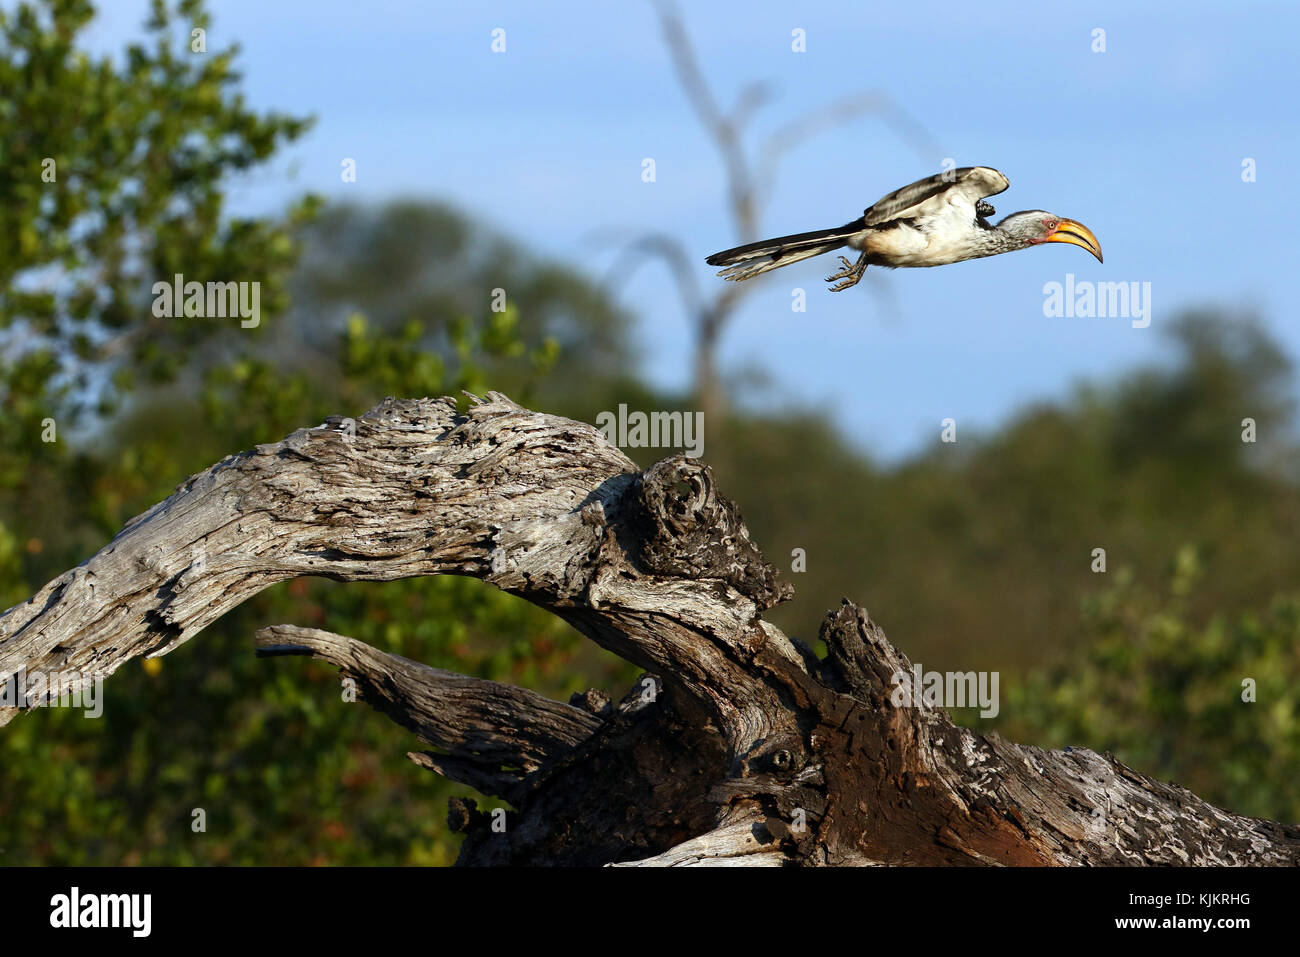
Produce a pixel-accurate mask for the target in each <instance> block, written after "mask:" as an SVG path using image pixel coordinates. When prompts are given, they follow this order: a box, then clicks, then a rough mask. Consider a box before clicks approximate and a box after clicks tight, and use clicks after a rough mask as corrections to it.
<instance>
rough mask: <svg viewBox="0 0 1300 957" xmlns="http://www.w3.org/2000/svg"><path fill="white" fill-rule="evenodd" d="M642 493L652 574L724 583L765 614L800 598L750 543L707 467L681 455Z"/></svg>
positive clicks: (653, 471)
mask: <svg viewBox="0 0 1300 957" xmlns="http://www.w3.org/2000/svg"><path fill="white" fill-rule="evenodd" d="M637 487H638V488H639V490H640V498H641V502H640V504H641V511H642V514H643V517H644V521H645V523H646V524H647V526H648V528H646V529H645V534H644V535H643V536H642V538H641V555H640V557H641V561H642V562H643V563H644V564H645V565H646V566H647V567H648V568H649V569H650V570H651V571H652V572H655V573H656V574H661V575H673V576H676V577H681V578H690V579H718V580H721V581H724V582H726V583H727V584H728V585H730V586H731V587H733V588H735V589H736V590H737V591H738V592H740V593H741V594H742V595H745V596H746V597H747V598H750V599H751V600H753V601H754V602H755V603H756V604H757V605H758V606H759V607H760V608H771V607H772V606H773V605H775V604H777V603H778V602H782V601H785V600H787V599H789V598H790V597H791V596H792V595H793V594H794V590H793V589H792V588H791V587H790V585H789V584H787V583H785V582H782V581H780V580H779V579H778V578H777V573H776V569H775V568H773V567H772V566H771V565H769V564H768V563H767V562H766V561H764V560H763V555H762V553H761V552H760V551H759V549H758V546H756V545H755V544H754V543H753V542H752V541H750V538H749V530H748V529H747V528H746V527H745V522H744V520H743V519H742V518H741V515H740V509H738V508H737V507H736V506H735V505H734V504H733V503H732V502H731V501H729V500H728V499H726V498H724V497H723V496H721V495H719V494H718V492H717V490H716V489H715V487H714V482H713V471H712V470H711V469H710V468H709V467H708V466H707V465H704V464H702V463H700V462H697V461H695V460H694V459H690V458H687V457H686V456H685V455H676V456H673V457H672V458H667V459H664V460H662V461H660V462H658V463H656V464H655V465H653V466H651V467H650V468H649V469H648V470H646V472H645V473H644V474H643V475H642V476H641V479H640V481H639V482H638V485H637Z"/></svg>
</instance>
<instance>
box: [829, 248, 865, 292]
mask: <svg viewBox="0 0 1300 957" xmlns="http://www.w3.org/2000/svg"><path fill="white" fill-rule="evenodd" d="M840 262H842V263H843V264H844V268H843V269H841V270H840V271H839V272H837V273H835V275H833V276H827V277H826V281H827V282H833V283H835V285H833V286H831V292H842V291H843V290H845V289H848V288H849V287H850V286H856V285H857V284H858V281H859V280H860V279H862V274H863V273H864V272H866V271H867V254H866V253H865V252H864V253H863V254H862V255H861V256H859V257H858V261H857V262H856V263H850V262H849V261H848V260H847V259H845V258H844V257H843V256H841V257H840ZM836 280H839V282H836Z"/></svg>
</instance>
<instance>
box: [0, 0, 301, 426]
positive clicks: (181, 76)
mask: <svg viewBox="0 0 1300 957" xmlns="http://www.w3.org/2000/svg"><path fill="white" fill-rule="evenodd" d="M93 16H94V9H93V7H92V5H91V4H90V3H89V2H87V0H44V2H41V3H20V4H18V6H17V7H16V8H15V9H13V10H6V11H0V89H3V90H5V96H4V98H3V99H2V100H0V170H3V171H4V175H3V176H0V329H6V330H12V331H13V332H14V333H15V336H14V339H13V340H11V351H12V349H13V343H14V342H16V341H18V340H19V338H21V342H22V345H21V347H20V351H21V352H22V353H28V352H37V353H39V355H40V357H41V358H40V360H39V367H40V369H41V371H42V373H43V377H44V381H48V382H51V383H52V384H54V385H55V386H64V387H65V388H66V387H67V386H68V385H71V386H72V387H73V388H72V390H71V391H65V394H64V398H65V399H73V400H75V407H76V408H77V409H82V410H88V409H95V408H97V407H98V408H101V410H102V407H103V406H104V405H105V404H106V403H108V402H110V401H111V400H112V399H113V398H114V397H115V395H116V394H118V393H117V390H115V389H114V388H113V387H112V386H114V385H116V386H118V387H121V386H125V385H129V384H130V383H131V382H134V381H147V382H155V381H164V380H167V379H170V378H174V377H175V376H176V375H177V374H178V373H179V372H180V371H181V370H182V369H184V368H185V366H186V363H187V362H188V361H189V359H190V356H191V353H192V349H193V347H194V346H195V345H196V344H198V343H199V342H202V341H204V340H205V339H207V338H209V337H210V336H212V335H213V334H214V332H215V331H216V330H217V327H218V324H219V323H220V320H191V321H188V322H187V321H178V320H176V319H171V318H159V317H157V316H155V315H154V314H153V310H152V306H151V304H152V299H153V285H154V283H155V282H159V281H163V282H171V281H172V278H173V277H174V276H175V275H176V274H182V275H184V277H185V280H186V281H197V282H208V281H248V282H253V281H257V282H260V283H261V303H262V310H263V312H264V314H273V313H274V312H275V311H277V310H278V309H280V308H282V307H283V304H284V274H285V271H286V270H287V268H288V267H289V266H290V265H291V264H292V261H293V255H294V243H293V241H292V238H291V231H290V230H291V228H292V227H293V226H294V224H295V223H297V222H300V221H301V220H302V218H303V217H306V216H308V215H309V214H310V212H311V210H312V209H313V207H314V203H313V201H311V200H310V199H308V200H305V201H303V202H302V203H300V204H299V205H298V206H297V207H295V208H294V209H293V210H292V211H291V212H290V214H289V217H288V221H287V222H276V221H272V220H267V219H260V218H238V217H230V216H229V215H227V214H226V211H225V202H224V191H225V189H226V188H227V186H228V182H229V179H230V178H231V177H232V176H233V175H236V174H240V173H244V172H247V171H249V170H251V169H253V168H255V167H257V166H258V165H259V164H262V163H265V162H266V161H267V160H268V159H269V158H270V156H271V155H272V154H273V153H274V151H275V150H276V149H277V148H279V147H280V146H281V145H283V144H284V143H286V142H288V141H290V140H293V139H295V138H296V137H298V136H299V135H301V134H302V133H303V132H304V130H305V129H306V128H307V125H308V124H307V122H306V121H304V120H301V119H296V118H292V117H286V116H281V115H278V114H269V115H265V116H262V115H259V114H257V113H255V112H253V111H251V110H249V109H248V107H247V106H246V105H245V104H244V101H243V97H242V95H241V94H239V93H238V92H237V90H236V88H235V87H236V83H237V82H238V79H239V76H238V73H236V71H235V68H234V60H235V56H236V54H237V52H238V48H237V47H233V46H232V47H230V48H228V49H224V50H210V51H207V52H192V50H191V35H190V30H191V28H206V27H207V26H208V22H207V15H206V13H205V12H204V9H203V6H202V4H201V3H199V2H197V0H184V2H181V3H180V4H178V5H177V7H176V8H175V9H173V8H171V7H169V6H168V4H166V3H165V2H164V0H154V4H153V12H152V17H151V18H150V21H149V23H148V25H147V32H148V37H149V41H148V42H147V43H138V44H133V45H131V46H130V47H129V48H128V49H127V51H126V53H125V56H124V57H121V58H118V59H114V58H111V57H103V58H99V59H96V58H92V57H91V56H90V55H88V54H87V53H85V52H84V51H82V50H80V49H78V47H77V42H78V39H79V37H80V35H81V34H82V33H83V32H84V31H85V30H86V29H87V28H88V26H89V24H90V23H91V20H92V19H93ZM19 332H21V337H19V336H18V335H17V333H19ZM7 358H9V359H12V358H13V357H12V356H8V357H7ZM27 371H28V375H29V376H30V374H31V373H32V369H28V370H27ZM12 387H13V386H10V388H12ZM29 394H38V393H29ZM63 411H65V412H68V411H70V410H68V409H65V410H63Z"/></svg>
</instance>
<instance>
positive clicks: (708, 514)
mask: <svg viewBox="0 0 1300 957" xmlns="http://www.w3.org/2000/svg"><path fill="white" fill-rule="evenodd" d="M438 574H458V575H470V576H473V577H476V578H480V579H482V580H483V581H486V582H489V583H491V584H493V585H495V586H496V587H498V588H501V589H503V590H504V591H507V592H510V593H511V594H515V595H519V596H521V597H523V598H525V599H527V600H528V601H531V602H533V603H534V604H537V605H539V606H541V607H543V608H545V609H547V610H549V611H551V612H552V613H554V614H555V615H558V616H559V617H560V618H562V619H564V620H565V621H567V622H569V623H570V624H572V625H573V626H574V627H575V628H576V629H578V630H579V631H580V632H582V633H583V634H584V635H586V636H587V637H588V638H590V639H591V640H592V641H594V642H596V643H597V644H599V645H600V646H601V647H603V648H606V649H608V650H610V651H612V652H614V653H615V654H618V655H620V656H622V657H623V658H625V659H627V660H628V661H631V662H634V663H636V664H638V665H639V666H640V667H642V668H644V669H645V670H646V672H647V674H646V675H645V676H643V678H642V680H641V681H640V682H638V683H637V685H636V686H635V687H634V688H633V689H632V690H631V691H630V692H629V693H628V694H627V695H626V696H625V697H624V698H623V699H622V701H621V702H619V703H618V704H617V705H612V704H610V702H609V700H608V699H607V698H606V697H604V695H603V694H602V693H600V692H596V691H592V692H588V693H587V694H585V695H577V696H575V697H574V699H573V700H572V701H570V702H569V703H567V704H565V703H561V702H555V701H551V700H549V699H547V698H545V697H543V696H541V695H538V694H536V693H535V692H532V691H528V690H526V689H521V688H514V687H510V686H508V685H504V684H500V683H498V682H492V681H483V680H480V679H474V678H468V677H465V676H462V675H456V674H453V673H450V672H446V671H441V670H439V669H435V668H429V667H427V666H425V665H421V664H419V663H418V662H413V661H409V660H407V659H404V658H400V657H398V656H396V655H390V654H386V653H384V652H381V651H378V650H376V649H373V648H370V647H369V646H367V645H365V644H363V643H361V642H359V641H356V640H354V639H351V638H347V637H344V636H341V635H334V634H331V633H328V632H323V631H319V630H316V629H304V628H297V627H294V626H290V625H279V626H274V627H272V628H268V629H263V630H262V631H261V632H259V633H258V635H257V637H256V644H257V646H258V650H259V654H262V655H284V654H301V655H306V656H312V657H316V658H319V659H321V660H323V661H326V662H328V663H330V664H331V665H334V666H336V667H338V668H339V669H340V671H341V672H342V673H343V674H344V675H346V676H347V677H349V678H351V679H352V680H354V681H355V682H356V686H357V689H358V694H359V697H360V698H361V699H362V700H364V701H366V702H367V703H369V704H370V705H372V706H373V707H375V708H376V709H377V710H379V711H382V712H383V713H384V714H386V715H387V716H389V717H390V718H391V719H392V720H394V721H396V722H397V723H399V724H401V725H402V726H403V727H405V728H407V729H409V730H410V731H411V732H412V733H413V734H414V735H415V736H416V737H417V738H418V739H419V740H420V741H421V742H423V743H424V744H425V745H427V746H428V747H429V748H430V750H428V751H423V752H414V753H412V754H411V755H410V756H411V758H412V760H413V761H415V762H416V763H417V764H419V765H420V766H422V767H425V768H427V769H429V770H432V771H435V772H437V773H440V774H443V775H445V776H446V777H448V778H451V779H454V780H457V781H462V782H464V783H466V784H469V785H471V786H472V787H474V788H476V789H478V790H480V791H481V792H483V793H486V794H491V795H496V796H499V797H502V798H505V799H506V800H507V801H508V802H509V803H510V804H511V805H512V806H513V808H514V810H513V812H512V813H511V814H510V815H509V817H508V819H507V826H506V829H505V832H504V833H498V832H497V831H496V830H494V829H493V827H492V822H491V820H490V818H489V816H488V815H487V814H485V813H484V812H482V811H480V810H479V809H478V808H477V805H476V804H475V803H474V802H472V801H457V802H453V806H452V808H451V820H452V821H453V823H454V825H456V826H457V827H458V828H459V829H461V830H464V831H466V832H467V838H466V840H465V842H464V845H463V846H462V850H461V858H460V862H461V863H462V864H507V863H516V864H609V863H623V864H644V865H656V866H658V865H739V866H752V865H765V864H805V865H823V864H829V865H844V864H1026V865H1033V864H1054V865H1069V864H1196V865H1202V864H1295V863H1298V862H1300V828H1298V827H1296V826H1293V825H1284V824H1279V823H1273V822H1268V821H1260V820H1255V819H1252V818H1247V817H1243V816H1240V815H1235V814H1231V813H1229V812H1226V811H1223V810H1220V809H1219V808H1216V807H1213V806H1211V805H1209V804H1207V803H1206V802H1204V801H1202V800H1200V799H1199V798H1197V797H1196V796H1195V795H1192V794H1191V793H1189V792H1187V791H1186V790H1184V789H1182V788H1179V787H1177V786H1175V785H1169V784H1163V783H1160V782H1158V781H1154V780H1152V779H1150V778H1148V777H1146V776H1144V775H1141V774H1139V773H1137V772H1136V771H1133V770H1132V769H1130V768H1127V767H1125V766H1124V765H1123V764H1121V763H1120V762H1118V761H1116V760H1115V759H1114V758H1113V757H1112V756H1110V755H1099V754H1096V753H1094V752H1092V751H1087V750H1076V749H1071V750H1070V751H1068V752H1059V751H1044V750H1041V749H1038V748H1032V747H1024V746H1020V745H1016V744H1012V743H1010V742H1008V741H1005V740H1003V739H1002V738H1001V737H999V736H998V735H995V734H989V735H982V734H978V733H976V732H973V731H970V730H968V729H965V728H961V727H958V726H956V725H954V724H953V723H952V721H951V720H950V719H949V718H948V716H947V714H946V713H945V712H944V711H942V710H936V709H932V708H927V707H919V706H918V707H897V706H895V705H894V704H893V703H891V700H890V699H891V692H892V691H893V689H894V676H895V675H896V674H898V673H899V672H904V673H906V672H908V671H910V668H911V665H910V663H909V662H908V661H907V659H906V657H904V656H903V655H902V654H901V653H900V652H898V651H897V650H896V649H895V648H893V646H892V645H890V644H889V642H888V641H887V640H886V638H885V636H884V634H883V632H881V631H880V629H879V628H878V627H877V626H876V625H875V624H874V623H873V622H872V621H871V620H870V619H869V618H868V616H867V613H866V612H865V611H864V610H863V609H861V608H859V607H857V606H856V605H853V604H852V603H849V602H847V601H846V602H845V603H844V604H843V606H842V607H841V608H839V609H837V610H835V611H833V612H832V613H830V614H829V615H828V616H827V619H826V621H825V623H824V624H823V627H822V634H821V637H822V638H823V639H824V641H825V643H826V646H827V648H828V655H827V657H826V658H825V659H824V660H822V659H818V658H817V657H816V656H815V655H814V654H812V653H811V652H810V651H809V650H808V649H807V648H806V647H804V646H803V645H801V644H800V643H799V642H797V641H795V640H793V639H790V638H788V637H786V636H785V635H784V634H782V633H781V631H780V630H779V629H777V628H775V627H773V626H772V625H771V624H769V623H767V622H765V621H763V619H762V617H761V616H762V613H763V612H764V611H765V610H767V609H768V608H771V607H772V606H773V605H775V604H777V603H778V602H780V601H782V600H785V599H786V598H788V597H789V596H790V594H791V590H790V587H789V586H788V585H787V584H785V583H783V582H781V581H780V580H779V579H778V577H777V574H776V572H775V570H774V569H773V568H772V567H771V566H770V565H769V564H767V563H766V562H765V561H764V560H763V557H762V555H761V553H760V552H759V550H758V548H757V546H756V545H755V544H754V543H753V542H752V541H751V540H750V538H749V533H748V531H747V530H746V528H745V525H744V522H743V521H742V519H741V516H740V513H739V511H738V510H737V509H736V507H735V506H734V505H733V504H732V503H731V502H729V501H727V500H726V499H725V498H723V497H722V496H721V495H719V494H718V492H717V491H716V489H715V488H714V485H713V479H712V475H711V473H710V471H709V469H708V468H707V467H705V466H703V465H701V464H699V463H698V462H695V461H692V460H688V459H685V458H682V457H675V458H670V459H666V460H664V461H662V462H660V463H658V464H657V465H655V466H654V467H652V468H650V469H648V470H647V471H645V472H644V473H642V472H640V471H638V469H637V468H636V466H635V465H634V464H633V463H632V462H631V461H630V460H629V459H627V457H626V456H624V455H623V454H622V452H620V451H619V450H618V449H616V448H614V447H613V446H611V445H609V444H608V443H607V442H606V441H605V439H604V438H603V436H602V435H601V434H600V432H599V431H597V430H596V429H594V428H592V427H591V426H588V425H584V424H581V423H577V422H572V421H569V420H566V419H561V418H557V417H555V416H549V415H543V414H539V413H536V412H532V411H529V410H527V409H524V408H521V407H520V406H517V405H515V404H514V403H512V402H510V401H509V400H508V399H506V398H505V397H504V396H500V395H497V394H495V393H493V394H489V396H488V399H487V400H486V401H482V402H477V404H475V405H473V406H472V407H471V408H470V409H469V411H468V412H466V413H464V414H462V413H458V412H457V409H456V406H455V403H454V402H453V401H452V400H451V399H440V400H418V401H417V400H391V399H390V400H388V401H386V402H384V403H383V404H381V405H379V406H377V407H376V408H375V409H372V410H371V411H370V412H368V413H366V414H365V415H364V416H362V417H360V418H359V419H357V420H356V421H355V422H352V421H351V420H345V419H337V418H333V419H330V420H329V421H327V422H326V423H324V424H322V425H321V426H319V427H317V428H314V429H303V430H299V431H298V432H295V433H294V434H293V435H291V436H289V437H288V438H287V439H285V440H284V441H283V442H278V443H274V444H270V445H263V446H258V447H257V448H255V449H253V450H251V451H249V452H245V453H242V454H240V455H236V456H231V457H229V458H226V459H224V460H223V461H221V462H219V463H218V464H217V465H215V466H213V467H212V468H211V469H209V470H208V471H206V472H204V473H201V474H199V475H196V476H194V477H192V478H190V479H189V480H188V481H187V482H185V483H184V484H183V485H181V486H180V487H179V488H178V489H177V490H176V492H175V493H174V494H173V495H172V496H171V497H169V498H168V499H167V500H165V501H164V502H161V503H160V504H158V505H156V506H155V507H154V508H152V509H150V510H149V511H147V512H146V513H144V514H143V515H141V516H139V517H138V518H136V519H134V520H133V521H131V522H130V523H128V525H127V526H126V528H124V529H123V530H122V531H121V532H120V533H119V534H118V535H117V536H116V537H115V538H114V539H113V540H112V541H111V542H109V544H108V545H106V546H105V547H104V548H103V549H102V550H101V551H100V552H98V553H97V554H96V555H94V556H93V557H91V558H90V559H89V560H87V561H86V562H85V563H83V564H82V565H80V566H78V567H77V568H75V569H73V570H71V571H69V572H67V573H65V574H64V575H61V576H60V577H59V578H57V579H55V580H54V581H52V582H50V583H49V584H48V585H46V586H45V588H43V589H42V590H41V591H40V592H38V593H37V594H36V595H35V596H33V597H32V598H31V599H30V600H29V601H27V602H25V603H23V604H21V605H17V606H15V607H14V608H11V609H9V610H8V611H7V612H5V613H4V615H3V616H0V676H3V675H7V674H9V673H12V672H15V671H17V670H19V669H20V668H24V667H25V668H26V669H27V670H28V672H35V671H44V672H54V671H58V672H68V671H75V672H79V673H81V674H84V675H93V674H96V673H98V674H103V675H108V674H111V673H112V672H113V671H115V670H116V669H117V668H118V667H120V666H121V665H122V664H124V663H125V662H126V661H129V660H130V659H131V658H134V657H137V656H139V655H150V656H155V655H161V654H166V653H167V652H168V651H170V650H171V649H173V648H175V647H176V646H177V645H179V644H181V643H182V642H184V641H187V640H188V639H190V638H191V637H193V636H194V635H196V634H197V633H198V632H199V631H201V630H202V629H203V628H204V627H205V626H207V625H208V624H210V623H211V622H212V621H214V620H215V619H216V618H218V617H220V616H221V615H222V614H224V613H225V612H226V611H228V610H229V609H231V608H233V607H234V606H235V605H237V604H239V603H240V602H242V601H244V600H246V599H247V598H249V597H250V596H251V595H253V594H256V593H257V592H258V591H260V590H261V589H263V588H266V587H268V586H269V585H272V584H275V583H276V582H280V581H284V580H286V579H290V578H295V577H300V576H304V575H317V576H325V577H329V578H334V579H338V580H341V581H387V580H392V579H396V578H405V577H411V576H416V575H438ZM16 713H17V711H16V710H15V709H12V708H9V709H2V710H0V724H4V723H6V722H7V721H9V720H11V719H12V718H13V717H14V716H15V714H16Z"/></svg>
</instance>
